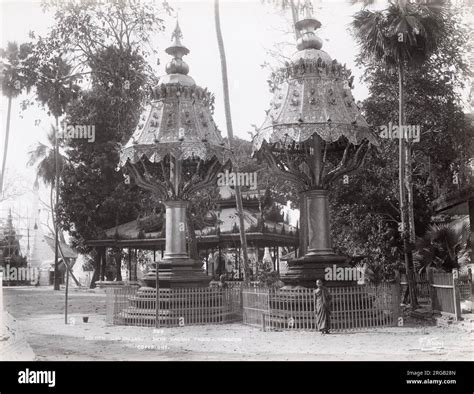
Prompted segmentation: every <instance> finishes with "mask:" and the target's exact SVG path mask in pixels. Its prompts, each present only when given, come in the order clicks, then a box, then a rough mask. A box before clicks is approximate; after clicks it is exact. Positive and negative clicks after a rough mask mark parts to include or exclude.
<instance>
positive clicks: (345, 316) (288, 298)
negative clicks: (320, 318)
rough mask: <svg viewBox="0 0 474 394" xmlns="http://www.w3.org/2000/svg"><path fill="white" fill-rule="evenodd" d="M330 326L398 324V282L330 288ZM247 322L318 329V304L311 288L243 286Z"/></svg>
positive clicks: (279, 327) (354, 327)
mask: <svg viewBox="0 0 474 394" xmlns="http://www.w3.org/2000/svg"><path fill="white" fill-rule="evenodd" d="M329 292H330V294H331V296H332V301H331V330H336V331H340V330H357V329H364V328H370V327H386V326H393V325H395V324H397V320H398V317H399V314H400V313H399V305H400V298H399V288H398V285H396V284H389V283H382V284H380V285H378V286H374V285H367V284H366V285H361V286H351V287H333V288H329ZM242 300H243V301H242V302H243V322H244V324H248V325H252V326H256V327H262V328H263V329H264V330H267V329H269V330H315V329H317V324H316V307H315V297H314V290H312V289H294V290H283V289H269V288H244V289H243V293H242Z"/></svg>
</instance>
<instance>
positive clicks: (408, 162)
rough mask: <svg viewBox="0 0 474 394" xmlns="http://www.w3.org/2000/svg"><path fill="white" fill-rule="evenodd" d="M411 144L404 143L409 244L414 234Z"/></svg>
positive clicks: (414, 236)
mask: <svg viewBox="0 0 474 394" xmlns="http://www.w3.org/2000/svg"><path fill="white" fill-rule="evenodd" d="M412 159H413V157H412V143H411V142H408V143H406V167H405V174H406V175H405V187H406V190H407V200H408V220H409V229H410V234H409V236H410V242H411V243H412V244H414V243H415V240H416V234H415V212H414V207H413V175H412V174H413V170H412V162H413V160H412Z"/></svg>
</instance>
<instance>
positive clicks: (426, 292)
mask: <svg viewBox="0 0 474 394" xmlns="http://www.w3.org/2000/svg"><path fill="white" fill-rule="evenodd" d="M415 281H416V297H417V300H418V302H419V303H420V304H429V303H430V302H431V295H430V294H431V293H430V282H429V280H428V275H427V274H426V273H425V272H423V273H421V274H415ZM407 287H408V282H407V278H406V275H405V274H401V275H400V290H401V292H402V293H401V297H402V301H403V298H404V295H405V293H406V290H407Z"/></svg>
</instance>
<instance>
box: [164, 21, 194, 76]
mask: <svg viewBox="0 0 474 394" xmlns="http://www.w3.org/2000/svg"><path fill="white" fill-rule="evenodd" d="M182 38H183V33H182V31H181V27H180V26H179V21H178V20H176V27H175V28H174V31H173V34H172V35H171V41H172V44H171V46H169V47H168V48H166V50H165V51H166V53H167V54H168V55H171V56H173V59H171V61H170V62H169V63H168V64H167V65H166V73H167V74H183V75H187V74H188V72H189V66H188V65H187V63H186V62H185V61H184V60H183V56H185V55H187V54H188V53H189V52H190V51H189V49H188V48H186V46H185V45H184V44H183V43H182V42H181V40H182Z"/></svg>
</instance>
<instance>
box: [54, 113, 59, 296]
mask: <svg viewBox="0 0 474 394" xmlns="http://www.w3.org/2000/svg"><path fill="white" fill-rule="evenodd" d="M58 124H59V121H58V117H57V116H56V129H55V133H56V135H55V137H54V170H55V172H56V180H55V182H54V183H55V187H56V203H55V204H54V208H53V210H54V211H55V215H54V219H55V220H54V290H59V249H58V245H59V219H58V212H57V209H58V205H59V141H58Z"/></svg>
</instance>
